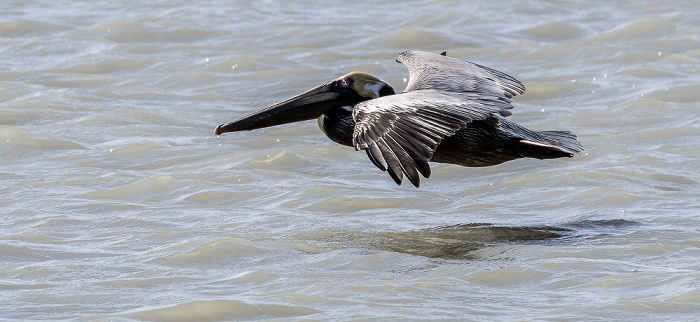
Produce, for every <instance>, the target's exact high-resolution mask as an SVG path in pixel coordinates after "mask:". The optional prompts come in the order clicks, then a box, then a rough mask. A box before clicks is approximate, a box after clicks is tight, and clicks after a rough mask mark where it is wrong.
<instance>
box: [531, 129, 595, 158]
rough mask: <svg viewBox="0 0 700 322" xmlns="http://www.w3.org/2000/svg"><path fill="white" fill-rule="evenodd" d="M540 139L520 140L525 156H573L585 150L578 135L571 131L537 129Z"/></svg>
mask: <svg viewBox="0 0 700 322" xmlns="http://www.w3.org/2000/svg"><path fill="white" fill-rule="evenodd" d="M535 133H537V134H538V136H539V138H538V139H539V140H528V139H523V140H520V147H521V149H522V151H523V156H525V157H528V158H537V159H554V158H561V157H569V158H570V157H573V156H574V154H579V153H581V152H583V151H584V149H583V145H581V142H579V141H578V140H577V139H576V135H575V134H573V133H571V132H569V131H537V132H535Z"/></svg>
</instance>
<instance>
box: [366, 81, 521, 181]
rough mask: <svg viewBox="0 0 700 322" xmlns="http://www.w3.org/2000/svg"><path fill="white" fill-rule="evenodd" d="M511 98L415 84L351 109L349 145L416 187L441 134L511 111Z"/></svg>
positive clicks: (424, 173) (451, 132)
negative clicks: (350, 143)
mask: <svg viewBox="0 0 700 322" xmlns="http://www.w3.org/2000/svg"><path fill="white" fill-rule="evenodd" d="M510 108H511V105H510V100H509V99H507V98H504V97H502V96H501V95H499V94H496V93H487V92H464V93H456V92H450V91H440V90H436V89H418V90H414V91H410V92H406V93H401V94H397V95H391V96H384V97H380V98H376V99H372V100H369V101H364V102H361V103H359V104H357V105H355V107H354V108H353V114H352V116H353V119H354V121H355V123H356V124H355V130H354V132H353V145H354V146H355V149H357V150H367V154H368V156H369V158H370V160H372V162H373V163H374V164H375V165H376V166H377V167H378V168H379V169H381V170H382V171H388V172H389V175H391V177H392V178H393V179H394V181H395V182H396V183H397V184H401V181H402V179H403V175H406V177H407V178H408V180H409V181H411V183H412V184H413V185H414V186H416V187H418V186H419V184H420V176H419V175H418V174H419V173H420V174H422V175H423V176H424V177H426V178H427V177H429V176H430V167H429V166H428V161H430V159H432V157H433V153H434V152H435V149H436V148H437V146H438V145H439V144H440V141H441V140H442V139H443V138H444V137H445V136H451V135H453V134H454V133H455V132H456V131H458V130H459V129H461V128H462V127H464V126H465V125H466V124H467V123H469V122H471V121H473V120H485V119H488V118H491V119H493V120H494V122H497V120H496V119H495V116H496V115H499V116H509V115H510V112H509V111H508V109H510Z"/></svg>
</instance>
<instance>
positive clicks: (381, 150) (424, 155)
mask: <svg viewBox="0 0 700 322" xmlns="http://www.w3.org/2000/svg"><path fill="white" fill-rule="evenodd" d="M396 60H397V61H398V62H400V63H403V64H404V65H406V67H408V70H409V74H410V81H409V83H408V85H407V87H406V89H405V90H404V92H403V93H398V94H396V93H395V91H394V89H393V88H392V87H391V85H389V84H387V83H386V82H384V81H382V80H380V79H378V78H376V77H374V76H372V75H369V74H366V73H360V72H353V73H350V74H347V75H344V76H342V77H340V78H338V79H335V80H333V81H331V82H329V83H327V84H323V85H321V86H318V87H316V88H313V89H311V90H309V91H307V92H304V93H302V94H300V95H297V96H295V97H293V98H291V99H288V100H286V101H283V102H281V103H278V104H275V105H273V106H270V107H268V108H265V109H263V110H260V111H258V112H255V113H253V114H251V115H248V116H246V117H243V118H241V119H239V120H236V121H234V122H231V123H227V124H222V125H219V126H218V127H217V128H216V134H217V135H219V134H221V133H225V132H233V131H242V130H253V129H258V128H263V127H268V126H274V125H279V124H284V123H290V122H296V121H303V120H308V119H313V118H316V117H318V124H319V127H320V128H321V130H323V132H324V133H325V134H326V136H328V138H330V139H331V140H333V141H334V142H336V143H339V144H342V145H347V146H351V147H354V148H355V149H356V150H365V151H366V152H367V155H368V156H369V158H370V160H371V161H372V163H374V164H375V165H376V166H377V167H378V168H379V169H381V170H383V171H387V172H388V173H389V174H390V175H391V177H392V178H393V179H394V181H395V182H396V183H397V184H401V181H402V179H403V176H404V175H405V176H406V177H407V178H408V179H409V181H410V182H411V183H412V184H413V185H414V186H416V187H418V185H419V183H420V176H419V173H420V174H421V175H423V176H424V177H426V178H427V177H429V176H430V167H429V165H428V161H431V162H440V163H451V164H457V165H462V166H467V167H484V166H491V165H496V164H500V163H503V162H506V161H510V160H514V159H519V158H526V157H529V158H537V159H553V158H561V157H572V156H573V155H574V154H577V153H580V152H582V151H583V147H582V146H581V144H580V143H579V142H578V141H577V140H576V136H575V135H574V134H572V133H571V132H568V131H531V130H528V129H526V128H524V127H522V126H520V125H518V124H516V123H513V122H510V121H508V120H507V119H506V117H507V116H510V115H511V113H510V111H509V109H511V108H512V106H511V102H512V100H511V98H512V97H513V96H515V95H519V94H522V93H524V92H525V87H524V86H523V85H522V83H520V82H519V81H518V80H516V79H515V78H513V77H511V76H509V75H507V74H504V73H501V72H499V71H496V70H493V69H490V68H487V67H483V66H480V65H477V64H473V63H470V62H466V61H461V60H458V59H454V58H451V57H446V56H444V53H443V55H437V54H432V53H427V52H418V51H409V52H403V53H401V54H399V55H398V57H397V58H396Z"/></svg>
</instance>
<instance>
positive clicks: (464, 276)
mask: <svg viewBox="0 0 700 322" xmlns="http://www.w3.org/2000/svg"><path fill="white" fill-rule="evenodd" d="M0 9H1V10H2V12H3V15H2V18H0V57H2V59H0V86H1V88H2V90H1V91H0V102H1V103H0V104H1V105H0V106H1V108H0V162H1V164H2V166H1V167H0V182H1V183H2V184H1V185H0V205H1V207H2V208H0V209H2V212H1V213H2V221H0V262H1V263H2V265H0V306H2V308H3V309H2V310H0V319H4V320H10V319H20V320H25V319H31V320H38V319H51V320H53V319H83V320H154V321H185V320H198V321H214V320H237V319H283V318H296V319H314V320H326V319H352V320H354V319H385V320H396V319H417V320H423V319H437V318H444V319H466V320H479V321H483V320H522V319H524V320H540V319H555V320H568V319H586V320H588V319H614V320H663V319H674V320H691V319H694V318H696V317H697V314H700V228H698V227H700V175H699V173H700V171H699V170H700V161H698V155H700V131H698V129H699V128H700V103H698V102H699V101H700V78H699V77H698V75H700V49H699V48H700V15H698V14H697V13H698V12H700V4H699V3H698V2H697V1H647V0H643V1H637V2H624V5H623V4H622V3H620V4H619V5H618V4H617V2H615V1H470V2H459V1H428V0H422V1H403V2H400V3H398V2H397V3H396V4H389V3H387V2H379V1H376V2H375V1H339V2H332V3H329V4H324V5H320V4H318V3H315V2H310V1H294V2H292V1H208V2H197V3H195V2H191V4H190V2H185V1H157V2H144V1H140V2H136V1H116V2H115V1H72V2H62V1H6V2H3V3H2V4H0ZM404 50H426V51H433V52H441V51H443V50H447V52H448V55H450V56H453V57H457V58H461V59H468V60H470V61H474V62H477V63H480V64H483V65H486V66H490V67H493V68H496V69H499V70H502V71H504V72H507V73H509V74H511V75H513V76H515V77H517V78H518V79H520V80H521V81H523V83H524V84H525V85H526V87H527V88H528V92H527V93H526V95H524V96H522V97H518V98H517V100H516V103H515V109H514V110H513V112H514V115H513V116H512V120H514V121H516V122H518V123H520V124H523V125H525V126H527V127H529V128H532V129H535V130H557V129H565V130H571V131H574V132H575V133H577V134H578V135H579V138H580V139H581V141H582V142H583V144H584V146H585V147H586V148H587V153H586V154H585V155H580V156H576V157H575V158H573V159H566V160H564V159H560V160H550V161H539V160H517V161H513V162H508V163H505V164H502V165H499V166H496V167H490V168H464V167H459V166H453V165H438V164H434V165H433V176H432V177H431V178H430V179H428V180H424V182H423V184H422V186H421V188H420V189H415V188H413V187H411V186H410V185H407V184H406V185H404V186H401V187H399V186H396V185H395V184H394V183H393V182H392V180H391V179H390V178H389V177H388V176H387V175H386V174H385V173H382V172H380V171H379V170H377V169H376V168H375V167H374V166H372V164H371V163H370V162H369V161H368V160H367V158H366V156H365V154H364V153H360V152H355V151H354V150H353V149H351V148H347V147H343V146H340V145H336V144H334V143H332V142H331V141H330V140H328V139H326V138H325V136H324V135H323V134H322V133H321V131H320V130H319V129H318V128H317V126H316V123H315V122H313V121H310V122H304V123H297V124H291V125H285V126H280V127H276V128H270V129H264V130H258V131H253V132H243V133H230V134H226V135H223V136H221V137H215V136H214V135H213V131H214V127H215V126H216V125H218V124H220V123H223V122H226V121H231V120H233V119H235V118H237V117H239V116H241V115H244V114H246V113H249V112H251V111H253V110H256V109H258V108H261V107H264V106H267V105H269V104H271V103H274V102H276V101H280V100H282V99H285V98H287V97H289V96H291V95H293V94H296V93H298V92H300V91H302V90H305V89H308V88H310V87H312V86H314V85H317V84H320V83H322V82H325V81H328V80H330V79H333V78H335V77H337V76H340V75H342V74H344V73H347V72H350V71H354V70H359V71H364V72H369V73H372V74H374V75H377V76H378V77H381V78H382V79H384V80H386V81H388V82H390V83H392V84H395V85H396V87H397V88H398V89H401V88H402V83H403V82H404V81H405V80H404V79H405V78H406V77H408V73H407V71H406V70H405V68H404V67H403V66H402V65H400V64H397V63H395V62H394V60H393V58H394V56H395V55H396V54H397V53H399V52H401V51H404Z"/></svg>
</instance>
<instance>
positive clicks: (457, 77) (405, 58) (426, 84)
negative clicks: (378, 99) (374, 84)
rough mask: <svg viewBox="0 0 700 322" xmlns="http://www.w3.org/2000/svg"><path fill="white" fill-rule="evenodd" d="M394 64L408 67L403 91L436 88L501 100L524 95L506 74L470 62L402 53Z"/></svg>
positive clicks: (514, 81)
mask: <svg viewBox="0 0 700 322" xmlns="http://www.w3.org/2000/svg"><path fill="white" fill-rule="evenodd" d="M396 61H397V62H399V63H402V64H404V65H405V66H406V68H408V73H409V82H408V84H407V85H406V89H405V90H404V91H405V92H410V91H415V90H420V89H438V90H443V91H453V92H482V93H494V94H498V95H501V96H503V97H505V98H512V97H513V96H516V95H520V94H523V93H525V85H523V84H522V83H521V82H520V81H518V80H517V79H515V77H513V76H510V75H508V74H506V73H503V72H500V71H498V70H495V69H493V68H489V67H486V66H482V65H478V64H475V63H472V62H468V61H463V60H459V59H456V58H452V57H447V56H444V55H440V54H433V53H429V52H423V51H405V52H402V53H400V54H399V55H398V56H397V57H396Z"/></svg>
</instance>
